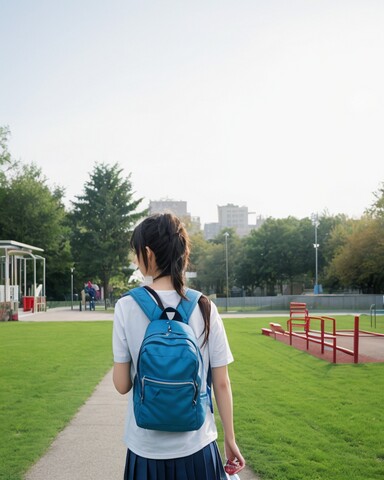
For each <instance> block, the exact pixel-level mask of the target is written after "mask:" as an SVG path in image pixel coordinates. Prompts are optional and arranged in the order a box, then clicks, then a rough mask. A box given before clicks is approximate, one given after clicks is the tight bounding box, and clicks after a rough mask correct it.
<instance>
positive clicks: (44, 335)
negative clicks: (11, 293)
mask: <svg viewBox="0 0 384 480" xmlns="http://www.w3.org/2000/svg"><path fill="white" fill-rule="evenodd" d="M111 333H112V323H111V322H94V323H85V322H84V323H82V322H76V323H75V322H68V323H64V322H63V323H56V322H55V323H45V322H44V323H24V322H23V323H22V322H20V323H18V322H5V323H0V479H2V480H19V479H21V478H22V473H23V472H25V471H26V469H27V468H28V466H30V465H31V464H32V463H33V462H34V461H36V460H37V459H38V458H39V457H40V456H41V455H42V454H43V453H44V451H45V450H46V449H47V448H48V446H49V445H50V443H51V442H52V440H53V439H54V438H55V436H56V435H57V433H58V432H59V431H60V430H62V429H63V428H64V427H65V425H66V424H67V423H68V422H69V420H70V419H71V418H72V417H73V415H74V414H75V413H76V411H77V410H78V409H79V407H80V406H81V405H82V404H83V403H84V401H85V400H86V399H87V398H88V397H89V395H90V394H91V393H92V391H93V389H94V388H95V386H96V384H97V383H98V382H99V380H100V379H101V378H102V377H103V376H104V375H105V373H106V372H107V371H108V370H109V369H110V368H111V366H112V353H111Z"/></svg>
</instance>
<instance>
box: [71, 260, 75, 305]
mask: <svg viewBox="0 0 384 480" xmlns="http://www.w3.org/2000/svg"><path fill="white" fill-rule="evenodd" d="M74 270H75V268H74V267H72V268H71V310H73V272H74Z"/></svg>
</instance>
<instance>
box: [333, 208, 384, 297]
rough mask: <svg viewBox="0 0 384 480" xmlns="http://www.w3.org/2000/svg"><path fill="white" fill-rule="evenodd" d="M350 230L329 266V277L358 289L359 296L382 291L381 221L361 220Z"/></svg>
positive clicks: (383, 248)
mask: <svg viewBox="0 0 384 480" xmlns="http://www.w3.org/2000/svg"><path fill="white" fill-rule="evenodd" d="M351 226H352V231H351V233H350V234H349V236H348V237H344V238H345V240H344V244H343V245H342V246H341V247H340V248H339V250H338V251H337V253H336V255H335V257H334V259H333V260H332V262H331V264H330V267H329V275H332V276H334V277H336V278H337V279H338V280H339V281H340V283H341V284H342V285H343V286H345V287H352V288H358V289H359V290H360V291H361V292H362V293H381V292H382V291H383V290H384V242H383V233H384V219H381V218H372V217H369V216H366V217H363V218H362V219H360V220H355V221H353V223H352V224H351Z"/></svg>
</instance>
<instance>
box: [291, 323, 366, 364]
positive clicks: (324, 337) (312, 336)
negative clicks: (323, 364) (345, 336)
mask: <svg viewBox="0 0 384 480" xmlns="http://www.w3.org/2000/svg"><path fill="white" fill-rule="evenodd" d="M316 321H318V322H320V330H313V329H312V328H311V327H312V326H313V322H316ZM311 322H312V326H311ZM325 322H331V324H332V328H331V332H327V331H326V329H325ZM359 323H360V318H359V316H358V315H356V316H355V320H354V328H353V350H350V349H348V348H344V347H340V346H337V344H336V338H337V332H336V320H335V319H334V318H332V317H326V316H322V317H314V316H308V317H306V318H305V319H297V318H289V320H288V321H287V327H288V333H289V344H290V345H292V339H293V337H298V338H301V339H305V340H306V347H307V350H309V345H310V342H313V343H317V344H320V345H321V353H322V354H324V350H325V347H326V346H327V347H331V348H332V353H333V363H336V351H337V350H339V351H341V352H343V353H346V354H347V355H352V356H353V361H354V363H358V362H359ZM293 327H300V328H303V331H302V332H297V331H294V330H293ZM330 342H331V343H330Z"/></svg>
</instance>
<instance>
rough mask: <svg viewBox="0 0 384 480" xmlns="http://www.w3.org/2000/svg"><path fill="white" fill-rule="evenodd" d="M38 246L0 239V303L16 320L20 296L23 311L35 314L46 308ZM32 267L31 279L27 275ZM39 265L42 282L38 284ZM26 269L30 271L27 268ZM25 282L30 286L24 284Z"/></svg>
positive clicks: (43, 274)
mask: <svg viewBox="0 0 384 480" xmlns="http://www.w3.org/2000/svg"><path fill="white" fill-rule="evenodd" d="M43 251H44V250H43V249H42V248H39V247H34V246H32V245H27V244H25V243H20V242H15V241H14V240H0V304H3V305H5V306H6V307H7V308H9V309H10V310H11V311H12V313H13V315H12V317H13V318H12V319H13V320H17V319H18V313H17V312H18V305H19V301H20V299H21V297H23V309H24V311H25V310H27V311H32V312H38V311H41V310H45V309H46V296H45V295H46V292H45V258H44V257H42V256H41V255H40V253H41V252H43ZM31 263H32V266H33V277H32V278H31V276H30V275H29V276H27V273H28V272H30V271H31V267H30V264H31ZM38 264H39V266H40V268H41V266H42V274H41V275H40V279H41V283H39V284H38V283H37V268H38ZM28 267H29V268H28ZM27 280H28V282H29V283H27Z"/></svg>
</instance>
